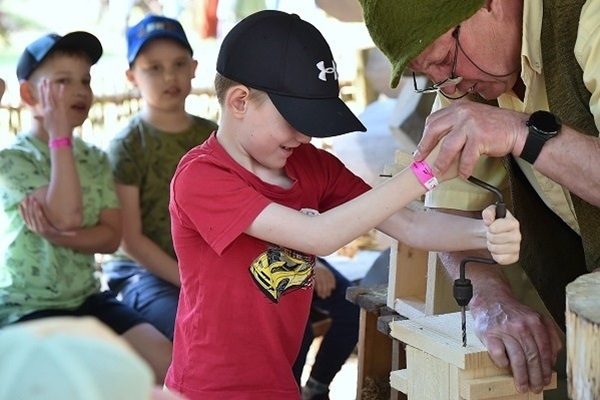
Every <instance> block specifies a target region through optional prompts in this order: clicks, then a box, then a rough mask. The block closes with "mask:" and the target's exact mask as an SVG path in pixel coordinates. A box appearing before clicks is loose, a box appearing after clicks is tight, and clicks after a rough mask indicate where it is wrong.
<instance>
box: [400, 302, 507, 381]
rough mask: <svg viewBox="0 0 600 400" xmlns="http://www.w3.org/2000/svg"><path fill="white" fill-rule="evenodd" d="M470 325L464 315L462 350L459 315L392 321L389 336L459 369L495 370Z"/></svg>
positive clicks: (471, 320)
mask: <svg viewBox="0 0 600 400" xmlns="http://www.w3.org/2000/svg"><path fill="white" fill-rule="evenodd" d="M472 326H473V319H472V318H471V317H470V315H469V314H467V347H462V333H461V329H460V327H461V323H460V313H452V314H443V315H433V316H427V317H421V318H416V319H413V320H405V321H394V322H392V323H391V334H392V337H394V338H395V339H398V340H400V341H401V342H403V343H406V344H407V345H409V346H412V347H415V348H418V349H421V350H423V351H426V352H428V353H429V354H431V355H434V356H436V357H438V358H439V359H441V360H444V361H445V362H448V363H450V364H453V365H456V366H457V367H459V368H461V369H472V368H497V367H496V366H495V365H494V363H493V362H492V360H491V358H490V357H489V355H488V353H487V349H486V348H485V346H484V345H483V344H482V343H481V341H480V340H479V339H478V338H477V336H475V332H474V331H473V329H472Z"/></svg>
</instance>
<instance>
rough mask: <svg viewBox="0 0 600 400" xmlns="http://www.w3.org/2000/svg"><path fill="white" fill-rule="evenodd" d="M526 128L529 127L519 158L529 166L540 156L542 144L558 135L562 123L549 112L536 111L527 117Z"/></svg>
mask: <svg viewBox="0 0 600 400" xmlns="http://www.w3.org/2000/svg"><path fill="white" fill-rule="evenodd" d="M527 126H528V127H529V135H527V140H525V146H523V151H522V152H521V155H520V157H521V158H522V159H523V160H525V161H527V162H528V163H529V164H533V163H534V162H535V160H537V158H538V156H539V155H540V152H541V151H542V147H544V144H546V142H547V141H548V140H549V139H552V138H553V137H554V136H556V135H558V133H559V132H560V128H561V127H562V122H561V121H560V118H558V117H557V116H556V115H554V114H552V113H551V112H548V111H536V112H534V113H533V114H531V115H530V116H529V120H528V121H527Z"/></svg>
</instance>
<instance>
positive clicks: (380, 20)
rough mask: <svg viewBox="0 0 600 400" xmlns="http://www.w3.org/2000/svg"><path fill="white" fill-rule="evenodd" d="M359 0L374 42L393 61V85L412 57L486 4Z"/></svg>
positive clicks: (468, 0)
mask: <svg viewBox="0 0 600 400" xmlns="http://www.w3.org/2000/svg"><path fill="white" fill-rule="evenodd" d="M359 1H360V3H361V6H362V9H363V17H364V20H365V24H366V25H367V29H368V30H369V33H370V35H371V38H372V39H373V42H374V43H375V45H376V46H377V47H379V49H380V50H381V51H382V52H383V53H384V54H385V55H386V56H387V58H388V59H389V60H390V62H391V64H392V82H391V86H392V87H394V88H395V87H396V86H398V82H399V81H400V76H401V75H402V73H403V72H404V69H405V68H406V65H407V64H408V63H409V62H410V61H412V60H413V59H415V58H416V57H417V56H418V55H419V54H421V52H422V51H423V50H425V49H426V48H427V47H428V46H429V45H430V44H431V43H433V42H434V41H435V40H436V39H437V38H438V37H440V36H441V35H443V34H444V33H446V32H447V31H449V30H450V29H451V28H452V27H454V26H456V25H458V24H460V23H461V22H463V21H464V20H466V19H469V18H470V17H471V16H472V15H473V14H475V12H476V11H477V10H479V9H480V8H481V7H483V5H484V4H485V0H460V1H456V0H359Z"/></svg>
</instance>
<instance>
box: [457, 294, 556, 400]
mask: <svg viewBox="0 0 600 400" xmlns="http://www.w3.org/2000/svg"><path fill="white" fill-rule="evenodd" d="M469 307H470V310H471V314H472V316H473V319H474V320H475V332H476V334H477V337H478V338H479V339H480V340H481V342H482V343H483V344H484V345H485V346H486V348H487V349H488V353H489V354H490V357H491V358H492V361H493V362H494V363H495V364H496V365H497V366H498V367H501V368H506V367H510V369H511V370H512V374H513V378H514V381H515V386H516V388H517V390H518V391H519V392H521V393H525V392H527V391H528V390H531V391H533V392H534V393H540V392H541V391H542V390H543V388H544V386H545V385H547V384H549V383H550V379H551V376H552V366H553V365H554V363H555V361H556V356H557V354H558V352H559V350H560V349H561V347H562V343H561V341H560V337H559V336H558V333H557V331H556V328H555V327H554V324H553V322H552V320H551V319H550V318H549V317H546V316H543V315H540V314H539V313H537V312H536V311H535V310H533V309H531V308H529V307H527V306H525V305H524V304H521V303H520V302H519V301H518V300H517V299H515V298H514V297H513V296H512V294H509V293H506V292H505V291H503V290H495V289H494V288H493V287H491V288H486V290H484V291H481V293H478V294H476V295H475V296H474V297H473V300H472V301H471V303H470V305H469Z"/></svg>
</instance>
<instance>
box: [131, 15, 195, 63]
mask: <svg viewBox="0 0 600 400" xmlns="http://www.w3.org/2000/svg"><path fill="white" fill-rule="evenodd" d="M161 38H164V39H172V40H174V41H176V42H178V43H180V44H181V45H182V46H183V47H185V48H186V49H187V50H189V52H190V54H192V55H193V53H194V52H193V50H192V46H191V45H190V42H189V41H188V39H187V36H186V35H185V31H184V30H183V27H182V26H181V24H180V23H179V21H177V20H175V19H172V18H167V17H165V16H162V15H153V14H150V15H147V16H146V17H144V19H142V20H141V21H140V22H138V23H137V24H135V25H134V26H132V27H130V28H128V29H127V61H128V62H129V65H131V64H133V62H134V61H135V58H136V57H137V55H138V54H139V52H140V50H141V49H142V47H144V45H146V44H147V43H148V42H149V41H151V40H154V39H161Z"/></svg>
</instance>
